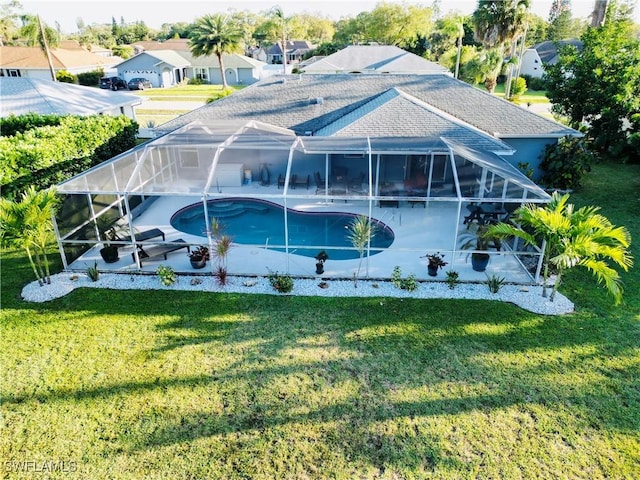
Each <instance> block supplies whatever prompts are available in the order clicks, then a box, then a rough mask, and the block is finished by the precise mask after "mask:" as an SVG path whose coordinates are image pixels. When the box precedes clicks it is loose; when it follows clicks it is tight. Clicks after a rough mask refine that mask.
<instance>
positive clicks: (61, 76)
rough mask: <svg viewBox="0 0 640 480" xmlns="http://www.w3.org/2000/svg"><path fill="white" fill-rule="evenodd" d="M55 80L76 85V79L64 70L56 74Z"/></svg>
mask: <svg viewBox="0 0 640 480" xmlns="http://www.w3.org/2000/svg"><path fill="white" fill-rule="evenodd" d="M56 80H58V81H59V82H62V83H78V77H76V76H75V75H74V74H73V73H70V72H67V71H66V70H59V71H58V72H56Z"/></svg>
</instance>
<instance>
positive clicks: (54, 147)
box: [0, 115, 138, 198]
mask: <svg viewBox="0 0 640 480" xmlns="http://www.w3.org/2000/svg"><path fill="white" fill-rule="evenodd" d="M47 117H50V116H47ZM16 123H20V121H17V122H16ZM34 123H35V122H34ZM137 132H138V124H137V123H136V122H134V121H133V120H131V119H130V118H128V117H125V116H119V117H111V116H108V115H94V116H90V117H80V116H71V115H69V116H61V117H59V124H58V125H44V126H38V127H36V128H32V129H28V130H24V131H16V133H15V134H14V135H13V136H10V137H4V136H3V137H0V185H2V196H3V197H7V198H15V197H17V196H18V195H19V194H20V193H21V192H22V191H24V189H25V188H26V187H27V186H29V185H35V186H36V188H37V189H43V188H48V187H50V186H52V185H55V184H57V183H60V182H62V181H64V180H66V179H68V178H71V177H72V176H74V175H77V174H78V173H81V172H83V171H84V170H86V169H87V168H90V167H92V166H94V165H97V164H98V163H101V162H103V161H105V160H108V159H109V158H112V157H114V156H116V155H118V154H119V153H122V152H124V151H126V150H128V149H130V148H133V147H134V146H135V142H136V134H137Z"/></svg>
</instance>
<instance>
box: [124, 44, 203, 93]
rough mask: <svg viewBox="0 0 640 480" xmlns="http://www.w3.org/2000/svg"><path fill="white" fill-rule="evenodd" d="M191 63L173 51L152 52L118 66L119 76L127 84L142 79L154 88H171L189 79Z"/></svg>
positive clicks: (146, 52) (137, 56) (143, 53)
mask: <svg viewBox="0 0 640 480" xmlns="http://www.w3.org/2000/svg"><path fill="white" fill-rule="evenodd" d="M189 67H190V64H189V61H188V60H186V59H185V58H184V57H183V56H182V55H180V54H179V53H178V52H176V51H173V50H151V51H145V52H142V53H139V54H138V55H135V56H134V57H131V58H129V59H127V60H125V61H123V62H121V63H119V64H118V65H116V69H117V71H118V76H119V77H121V78H123V79H124V81H125V82H127V81H129V80H131V79H132V78H136V77H142V78H146V79H147V80H149V81H150V82H151V85H153V86H154V87H171V86H173V85H177V84H178V83H180V82H181V81H182V80H184V79H185V78H187V69H188V68H189Z"/></svg>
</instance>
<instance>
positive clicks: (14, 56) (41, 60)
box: [0, 47, 114, 70]
mask: <svg viewBox="0 0 640 480" xmlns="http://www.w3.org/2000/svg"><path fill="white" fill-rule="evenodd" d="M51 61H52V63H53V67H54V68H55V69H56V70H60V69H69V68H78V67H92V66H96V67H99V66H107V65H113V63H114V59H113V58H107V57H103V56H101V55H96V54H95V53H91V52H87V51H86V50H82V49H79V50H78V49H75V50H65V49H63V48H54V49H51ZM0 65H1V66H2V68H25V69H29V68H33V69H48V68H49V63H48V61H47V57H46V55H45V54H44V52H43V51H42V50H40V48H39V47H0Z"/></svg>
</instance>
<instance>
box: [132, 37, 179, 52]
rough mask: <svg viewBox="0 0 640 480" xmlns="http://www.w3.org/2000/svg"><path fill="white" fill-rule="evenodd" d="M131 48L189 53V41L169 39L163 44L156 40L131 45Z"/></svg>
mask: <svg viewBox="0 0 640 480" xmlns="http://www.w3.org/2000/svg"><path fill="white" fill-rule="evenodd" d="M132 46H133V47H139V48H141V49H143V50H147V51H148V50H173V51H176V52H185V51H186V52H188V51H189V39H188V38H170V39H169V40H165V41H164V42H158V41H157V40H148V41H140V42H135V43H134V44H132Z"/></svg>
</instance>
